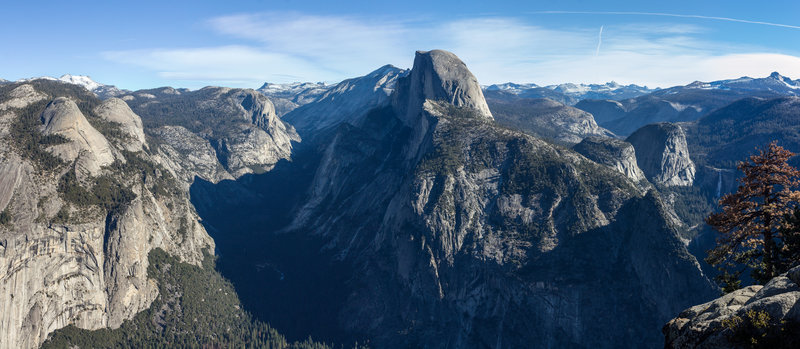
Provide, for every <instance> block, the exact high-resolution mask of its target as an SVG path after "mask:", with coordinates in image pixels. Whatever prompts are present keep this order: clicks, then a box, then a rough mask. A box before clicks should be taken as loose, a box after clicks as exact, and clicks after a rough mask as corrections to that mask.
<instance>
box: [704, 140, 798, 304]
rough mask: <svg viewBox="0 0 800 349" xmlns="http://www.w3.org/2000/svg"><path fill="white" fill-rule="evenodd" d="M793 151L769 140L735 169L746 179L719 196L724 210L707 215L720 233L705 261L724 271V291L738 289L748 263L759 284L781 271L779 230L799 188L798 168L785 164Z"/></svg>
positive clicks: (722, 275) (781, 240)
mask: <svg viewBox="0 0 800 349" xmlns="http://www.w3.org/2000/svg"><path fill="white" fill-rule="evenodd" d="M794 155H795V154H794V153H792V152H790V151H788V150H786V149H784V148H783V147H781V146H779V145H778V144H777V143H776V142H772V143H770V144H769V145H768V146H767V147H766V148H765V149H760V150H759V152H758V154H757V155H753V156H751V157H750V161H747V162H745V161H743V162H740V163H739V165H738V166H737V167H738V169H739V170H740V171H742V172H743V173H744V177H742V178H740V179H738V181H739V183H740V185H739V188H738V190H737V191H736V192H735V193H732V194H728V195H725V196H723V197H722V199H720V201H719V204H720V207H721V208H722V212H718V213H714V214H712V215H710V216H709V217H708V218H707V219H706V222H707V223H708V224H709V225H710V226H712V227H713V228H714V229H716V230H717V231H718V232H719V237H718V239H717V247H716V248H714V249H713V250H711V251H709V254H708V257H707V258H706V261H707V262H708V263H709V264H711V265H715V266H718V267H719V268H720V270H721V271H722V274H721V275H720V276H719V277H718V281H720V282H721V283H722V284H723V286H724V289H725V291H726V292H729V291H732V290H734V289H736V288H738V287H739V277H740V275H741V273H742V272H743V271H744V270H745V269H746V268H747V267H749V268H750V269H751V270H752V277H753V279H754V280H755V281H756V282H759V283H764V282H766V281H769V279H771V278H772V277H774V276H776V275H778V274H780V273H781V272H782V271H784V270H782V269H783V267H782V266H784V265H785V264H786V263H785V262H784V261H783V253H782V252H783V251H782V250H783V247H784V246H783V244H784V241H783V233H782V232H783V231H785V227H786V221H787V219H786V218H787V217H789V215H790V214H791V213H792V212H793V209H794V207H796V206H797V201H798V199H800V191H797V190H794V189H795V188H796V187H797V186H798V184H800V181H798V176H800V171H798V170H797V169H796V168H794V167H792V166H790V165H789V164H788V163H787V161H788V160H789V158H791V157H792V156H794Z"/></svg>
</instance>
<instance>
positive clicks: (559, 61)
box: [0, 0, 800, 89]
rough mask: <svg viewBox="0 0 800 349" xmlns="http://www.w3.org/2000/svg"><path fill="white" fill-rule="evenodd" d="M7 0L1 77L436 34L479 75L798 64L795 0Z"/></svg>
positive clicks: (736, 72) (194, 69)
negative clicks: (655, 1)
mask: <svg viewBox="0 0 800 349" xmlns="http://www.w3.org/2000/svg"><path fill="white" fill-rule="evenodd" d="M234 5H235V6H234ZM8 7H9V8H8V10H7V11H6V18H7V20H4V21H3V22H2V23H0V28H1V29H0V30H2V32H3V33H4V34H3V35H4V37H3V40H2V42H3V43H4V47H3V50H2V52H0V67H2V69H0V78H4V79H9V80H16V79H20V78H30V77H35V76H55V77H58V76H61V75H62V74H67V73H69V74H74V75H89V76H91V77H92V78H93V79H94V80H96V81H98V82H101V83H106V84H113V85H116V86H118V87H120V88H126V89H140V88H151V87H157V86H165V85H169V86H174V87H188V88H199V87H203V86H206V85H221V86H230V87H250V88H255V87H258V86H260V85H261V84H263V83H264V82H273V83H286V82H294V81H325V82H337V81H340V80H343V79H347V78H351V77H355V76H360V75H364V74H366V73H368V72H370V71H372V70H374V69H376V68H378V67H380V66H382V65H384V64H393V65H395V66H398V67H402V68H406V67H410V65H411V62H412V60H413V57H414V51H416V50H429V49H435V48H440V49H445V50H448V51H451V52H454V53H456V54H457V55H458V56H459V57H461V58H462V59H463V60H464V61H465V62H466V63H467V65H468V66H469V67H470V69H471V70H472V71H473V73H474V74H475V75H476V76H477V78H478V79H479V81H480V83H481V84H493V83H503V82H517V83H531V82H532V83H536V84H539V85H548V84H557V83H565V82H574V83H605V82H608V81H616V82H618V83H621V84H630V83H635V84H639V85H646V86H648V87H669V86H673V85H683V84H687V83H690V82H692V81H695V80H701V81H712V80H720V79H730V78H737V77H741V76H751V77H763V76H767V75H769V74H770V73H771V72H773V71H778V72H780V73H781V74H783V75H785V76H789V77H790V78H793V79H797V78H800V47H798V46H797V45H796V44H797V43H798V42H800V22H798V20H797V18H796V16H795V15H794V14H796V13H799V12H800V4H798V3H796V2H789V1H779V2H771V3H769V4H764V3H759V4H731V3H723V2H710V3H704V4H696V3H693V2H689V1H677V2H672V3H670V4H660V5H647V4H641V3H639V2H634V1H612V2H604V3H603V4H590V3H585V2H577V1H575V2H569V3H559V4H557V5H554V4H541V5H539V4H529V3H525V2H505V3H492V4H485V3H475V4H470V3H467V4H464V3H460V2H438V3H436V4H426V3H424V2H422V1H410V2H406V3H404V4H403V6H397V5H394V6H393V5H392V4H374V3H370V2H364V1H348V2H344V3H337V4H329V3H326V2H321V1H311V2H302V3H298V2H293V1H263V0H249V1H236V2H235V4H205V3H204V4H197V3H194V2H186V1H178V2H171V3H169V4H162V3H158V2H150V1H145V2H138V3H136V4H106V3H103V2H99V1H98V2H94V3H92V2H84V3H81V4H80V5H75V4H66V3H58V2H47V1H45V2H43V3H42V2H38V3H27V2H26V3H15V4H10V5H8ZM43 8H46V9H47V10H42V9H43ZM12 33H13V34H12Z"/></svg>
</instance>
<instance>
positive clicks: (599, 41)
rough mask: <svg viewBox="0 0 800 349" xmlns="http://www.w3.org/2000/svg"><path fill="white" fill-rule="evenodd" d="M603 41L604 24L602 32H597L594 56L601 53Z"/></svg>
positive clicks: (601, 28) (601, 27)
mask: <svg viewBox="0 0 800 349" xmlns="http://www.w3.org/2000/svg"><path fill="white" fill-rule="evenodd" d="M602 43H603V26H602V25H601V26H600V33H599V34H597V50H595V51H594V56H595V57H597V56H599V55H600V45H601V44H602Z"/></svg>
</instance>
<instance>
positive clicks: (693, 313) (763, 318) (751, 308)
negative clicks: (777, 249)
mask: <svg viewBox="0 0 800 349" xmlns="http://www.w3.org/2000/svg"><path fill="white" fill-rule="evenodd" d="M798 301H800V267H795V268H794V269H791V270H789V272H787V273H785V274H782V275H780V276H777V277H775V278H773V279H772V280H770V281H769V282H768V283H767V284H766V285H764V286H761V285H754V286H748V287H745V288H742V289H739V290H736V291H734V292H731V293H728V294H726V295H724V296H722V297H720V298H717V299H715V300H713V301H710V302H708V303H704V304H700V305H696V306H694V307H691V308H689V309H686V310H684V311H683V312H681V313H680V314H679V315H678V316H677V317H676V318H674V319H672V320H671V321H670V322H669V323H667V324H666V325H664V328H663V332H664V334H665V336H666V337H665V345H664V347H665V348H750V347H754V346H755V347H759V348H796V347H797V346H798V345H800V334H798V332H797V330H798V329H800V311H798V309H800V307H799V306H798V304H800V303H799V302H798Z"/></svg>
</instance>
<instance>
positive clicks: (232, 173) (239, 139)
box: [122, 87, 300, 181]
mask: <svg viewBox="0 0 800 349" xmlns="http://www.w3.org/2000/svg"><path fill="white" fill-rule="evenodd" d="M122 99H124V100H126V101H127V103H128V104H130V105H131V108H132V109H133V111H135V112H136V113H137V114H139V115H141V116H142V119H143V122H144V125H145V127H146V129H147V132H149V133H150V135H151V136H152V137H154V138H156V139H157V140H158V142H157V143H158V146H162V145H164V146H165V149H164V152H165V153H170V154H177V153H183V154H184V155H186V156H183V157H172V158H169V159H165V160H164V161H172V162H175V164H176V165H178V166H180V167H182V168H199V167H202V168H204V170H202V171H201V172H199V174H202V175H204V176H208V177H202V178H204V179H206V180H209V181H218V180H220V179H223V178H230V177H233V178H239V177H241V176H243V175H245V174H249V173H263V172H265V171H268V170H269V169H271V168H272V167H273V166H274V165H275V163H277V162H278V161H279V160H281V159H289V158H290V157H291V154H292V142H299V141H300V137H299V136H298V135H297V132H295V130H294V127H292V126H291V125H289V124H287V123H285V122H284V121H283V120H281V119H280V118H278V116H277V114H276V113H275V108H274V106H273V105H272V102H270V100H269V99H268V98H267V97H264V96H263V95H261V94H260V93H258V92H256V91H254V90H249V89H231V88H224V87H206V88H203V89H200V90H197V91H186V90H183V91H181V90H175V89H171V88H161V89H154V90H145V91H136V92H133V93H131V94H129V95H125V96H123V97H122ZM178 128H180V129H178ZM186 132H189V133H191V134H192V135H189V134H187V133H186ZM161 136H164V138H160V137H161ZM198 137H199V139H203V140H204V141H205V142H208V143H210V144H211V145H212V147H213V149H212V151H211V153H213V155H214V159H212V158H209V157H207V156H205V155H204V154H208V152H209V151H208V149H207V147H206V146H204V145H201V144H200V143H202V142H198ZM181 149H183V150H182V151H181ZM195 151H196V153H195ZM192 153H195V154H192ZM199 162H202V163H199ZM219 167H222V168H223V169H224V171H225V172H227V174H223V173H220V172H219V171H218V169H219ZM209 171H210V172H209ZM183 172H186V171H183ZM188 172H191V171H188Z"/></svg>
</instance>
